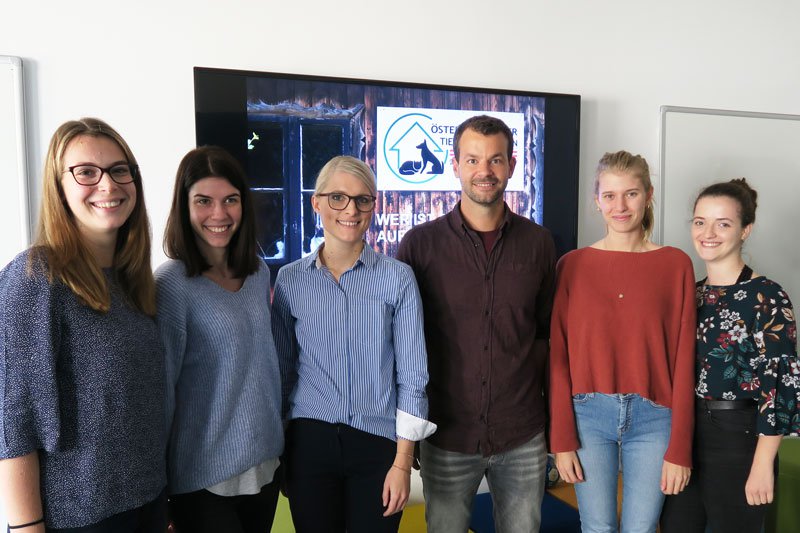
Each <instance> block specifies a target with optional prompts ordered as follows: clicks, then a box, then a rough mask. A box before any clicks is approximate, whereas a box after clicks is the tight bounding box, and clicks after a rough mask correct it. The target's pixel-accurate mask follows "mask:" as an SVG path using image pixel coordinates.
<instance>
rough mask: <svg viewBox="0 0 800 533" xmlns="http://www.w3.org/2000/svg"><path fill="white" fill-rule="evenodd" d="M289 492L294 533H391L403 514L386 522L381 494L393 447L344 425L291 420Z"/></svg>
mask: <svg viewBox="0 0 800 533" xmlns="http://www.w3.org/2000/svg"><path fill="white" fill-rule="evenodd" d="M287 444H288V454H289V456H288V465H287V471H286V474H287V479H286V481H287V488H288V492H289V506H290V508H291V510H292V521H293V522H294V526H295V528H296V530H297V533H327V532H329V533H343V532H344V531H347V532H348V533H382V532H386V533H395V532H396V531H397V529H398V527H399V526H400V518H401V515H402V513H396V514H394V515H392V516H389V517H384V516H383V513H384V511H385V509H384V507H383V500H382V493H383V483H384V481H385V479H386V474H387V472H388V471H389V468H391V466H392V463H393V462H394V457H395V454H396V452H397V446H396V444H395V443H394V442H393V441H391V440H389V439H386V438H383V437H378V436H376V435H372V434H369V433H365V432H363V431H359V430H357V429H355V428H352V427H350V426H348V425H345V424H328V423H327V422H320V421H318V420H310V419H298V420H293V421H292V422H291V424H290V425H289V431H288V442H287Z"/></svg>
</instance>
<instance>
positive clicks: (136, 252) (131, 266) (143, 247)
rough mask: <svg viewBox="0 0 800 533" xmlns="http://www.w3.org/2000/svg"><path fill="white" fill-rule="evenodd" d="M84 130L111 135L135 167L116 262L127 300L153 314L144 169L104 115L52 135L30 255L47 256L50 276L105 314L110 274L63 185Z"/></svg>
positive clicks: (72, 123) (68, 124)
mask: <svg viewBox="0 0 800 533" xmlns="http://www.w3.org/2000/svg"><path fill="white" fill-rule="evenodd" d="M82 135H83V136H88V137H106V138H108V139H110V140H111V141H113V142H114V143H116V144H117V145H118V146H119V147H120V149H121V150H122V152H123V153H124V154H125V159H126V160H127V162H128V164H130V165H131V166H132V167H133V178H134V179H133V183H134V186H135V187H136V204H135V205H134V207H133V211H132V212H131V214H130V216H129V217H128V220H126V221H125V223H124V224H123V225H122V227H120V229H119V231H118V232H117V243H116V249H115V250H114V265H113V267H114V273H115V276H116V277H117V280H118V281H119V283H120V285H121V287H122V290H123V292H124V294H125V295H126V297H127V298H128V300H129V301H130V302H131V303H132V304H133V305H134V306H135V307H136V308H137V309H139V310H140V311H141V312H143V313H145V314H147V315H150V316H153V315H155V312H156V300H155V283H154V282H153V271H152V268H151V265H150V223H149V222H148V219H147V209H146V208H145V203H144V191H143V189H142V179H141V174H140V173H139V171H138V165H137V163H136V158H135V157H134V156H133V152H131V149H130V147H129V146H128V143H126V142H125V139H123V138H122V136H121V135H120V134H119V133H117V132H116V131H115V130H114V129H113V128H112V127H111V126H109V125H108V124H106V123H105V122H103V121H102V120H99V119H96V118H82V119H80V120H71V121H69V122H65V123H64V124H62V125H61V126H60V127H59V128H58V129H57V130H56V132H55V133H54V134H53V137H52V138H51V139H50V145H49V147H48V149H47V157H46V158H45V162H44V172H43V182H42V204H41V209H40V213H39V228H38V231H37V236H36V241H35V243H34V247H35V248H34V254H33V255H32V256H31V257H32V258H33V259H35V258H36V257H37V256H39V257H41V258H42V259H44V260H45V264H46V268H47V271H48V276H49V278H50V281H51V282H52V281H53V279H59V280H61V282H63V283H64V285H66V286H67V287H69V288H70V290H72V292H74V293H75V295H76V296H77V297H78V299H80V300H81V301H82V302H83V303H85V304H86V305H87V306H89V307H91V308H92V309H94V310H96V311H100V312H102V313H105V312H108V310H109V309H110V308H111V294H110V292H109V287H108V284H107V282H106V278H105V276H104V275H103V271H102V269H101V268H100V266H99V265H98V264H97V262H96V261H95V260H94V257H93V256H92V254H91V253H89V250H88V248H87V247H86V245H85V244H84V242H83V239H82V237H81V233H80V231H79V230H78V226H77V225H76V223H75V220H74V216H73V214H72V212H71V211H70V209H69V206H68V205H67V202H66V199H65V197H64V191H63V189H62V186H61V178H62V176H63V174H64V168H63V160H64V152H65V151H66V149H67V146H68V145H69V143H70V142H72V140H74V139H75V138H77V137H79V136H82ZM39 254H41V255H39Z"/></svg>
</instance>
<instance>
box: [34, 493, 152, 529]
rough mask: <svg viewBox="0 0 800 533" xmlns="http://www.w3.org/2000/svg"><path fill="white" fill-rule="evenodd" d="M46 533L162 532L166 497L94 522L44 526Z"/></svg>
mask: <svg viewBox="0 0 800 533" xmlns="http://www.w3.org/2000/svg"><path fill="white" fill-rule="evenodd" d="M45 529H46V530H47V532H48V533H164V532H165V531H166V530H167V497H166V493H164V492H162V493H161V494H159V495H158V497H157V498H156V499H155V500H153V501H151V502H150V503H146V504H144V505H142V506H141V507H137V508H136V509H131V510H130V511H123V512H121V513H117V514H115V515H113V516H109V517H108V518H106V519H104V520H101V521H100V522H96V523H94V524H91V525H88V526H83V527H74V528H64V529H55V528H50V527H48V528H45Z"/></svg>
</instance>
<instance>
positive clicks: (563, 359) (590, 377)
mask: <svg viewBox="0 0 800 533" xmlns="http://www.w3.org/2000/svg"><path fill="white" fill-rule="evenodd" d="M556 272H557V276H558V280H557V282H556V295H555V302H554V305H553V316H552V320H551V330H550V369H549V378H550V385H549V397H550V402H549V404H550V405H549V407H550V450H551V451H552V452H566V451H573V450H577V449H578V448H580V442H579V441H578V435H577V430H576V427H575V413H574V411H573V409H572V396H573V395H574V394H579V393H589V392H599V393H605V394H616V393H619V394H624V393H636V394H639V395H640V396H643V397H645V398H648V399H649V400H651V401H653V402H655V403H657V404H660V405H664V406H666V407H670V408H671V409H672V432H671V435H670V442H669V447H668V448H667V452H666V454H665V455H664V459H665V460H667V461H669V462H671V463H675V464H678V465H682V466H691V464H692V431H693V428H694V392H693V388H694V350H695V328H696V323H695V320H696V318H695V317H696V308H695V299H694V295H695V284H694V273H693V270H692V263H691V260H690V259H689V257H688V256H687V255H686V254H685V253H683V252H682V251H680V250H678V249H677V248H672V247H669V246H665V247H663V248H659V249H658V250H653V251H650V252H644V253H634V252H612V251H607V250H598V249H595V248H582V249H580V250H575V251H573V252H570V253H568V254H567V255H565V256H564V257H562V258H561V260H560V261H559V263H558V267H557V270H556Z"/></svg>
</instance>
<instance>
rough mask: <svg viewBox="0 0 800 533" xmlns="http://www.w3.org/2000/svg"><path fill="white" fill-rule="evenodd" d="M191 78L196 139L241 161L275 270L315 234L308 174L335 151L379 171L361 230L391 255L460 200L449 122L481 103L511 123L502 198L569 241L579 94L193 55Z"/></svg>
mask: <svg viewBox="0 0 800 533" xmlns="http://www.w3.org/2000/svg"><path fill="white" fill-rule="evenodd" d="M194 90H195V126H196V134H197V145H198V146H202V145H208V144H214V145H218V146H222V147H224V148H226V149H227V150H229V151H230V152H231V153H232V154H233V155H234V156H235V157H236V158H238V159H239V161H240V162H241V163H242V165H243V167H244V168H245V170H246V172H247V174H248V180H249V185H250V188H251V190H252V192H253V193H254V194H253V196H254V198H255V202H254V204H255V206H256V213H257V219H258V225H259V230H258V241H259V246H260V253H261V254H262V257H263V258H264V259H265V261H266V262H267V264H269V265H270V269H271V270H272V271H273V275H274V274H275V273H276V272H277V269H278V268H280V267H281V266H282V265H284V264H287V263H289V262H291V261H293V260H295V259H298V258H300V257H303V256H305V255H307V254H309V253H312V252H313V251H314V249H315V248H316V247H317V246H318V245H319V243H320V242H321V241H322V228H321V224H320V222H319V220H318V218H317V216H316V214H315V213H314V211H313V210H312V209H311V196H312V194H313V189H314V181H315V180H316V177H317V174H318V172H319V170H320V168H322V165H324V164H325V163H326V162H327V161H328V160H329V159H330V158H331V157H333V156H335V155H340V154H347V155H352V156H355V157H358V158H360V159H361V160H363V161H365V162H366V163H367V164H368V165H369V166H370V167H371V168H372V169H373V170H374V171H375V174H376V178H377V183H378V191H379V192H378V200H377V205H376V209H375V215H374V217H373V221H372V226H371V227H370V229H369V231H368V233H367V237H366V238H367V242H368V243H369V244H370V245H371V246H373V247H374V248H375V249H376V250H378V251H381V252H383V253H386V254H388V255H394V254H395V252H396V251H397V247H398V244H399V242H400V241H401V240H402V238H403V235H404V234H405V232H406V231H408V230H409V229H411V228H412V227H413V226H415V225H417V224H420V223H423V222H426V221H428V220H432V219H434V218H436V217H438V216H441V215H443V214H445V213H447V212H448V211H449V210H451V209H452V208H453V207H454V206H455V204H456V203H457V202H458V200H459V197H460V191H461V186H460V182H459V181H458V179H457V178H456V177H455V176H454V174H453V171H452V157H453V149H452V148H453V147H452V143H453V134H454V132H455V129H456V127H457V126H458V124H460V123H461V122H462V121H464V120H465V119H467V118H468V117H470V116H472V115H477V114H488V115H493V116H497V117H498V118H501V119H502V120H504V121H505V122H506V124H508V125H509V127H510V128H511V130H512V132H513V134H514V155H515V157H516V159H517V166H516V168H515V170H514V174H513V176H512V177H511V179H510V180H509V184H508V188H507V190H506V194H505V201H506V202H507V204H508V205H509V207H510V208H511V209H512V210H513V211H514V212H516V213H518V214H520V215H523V216H526V217H529V218H530V219H532V220H534V221H536V222H537V223H539V224H542V225H543V226H545V227H546V228H548V229H549V230H550V231H551V232H552V234H553V237H554V239H555V242H556V247H557V249H558V252H559V254H563V253H564V252H566V251H568V250H571V249H574V248H575V247H576V245H577V219H578V214H577V211H578V151H579V129H580V96H578V95H570V94H553V93H542V92H527V91H511V90H498V89H485V88H473V87H454V86H445V85H426V84H418V83H404V82H397V81H377V80H359V79H346V78H330V77H322V76H308V75H299V74H280V73H273V72H247V71H237V70H223V69H211V68H201V67H195V69H194Z"/></svg>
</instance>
